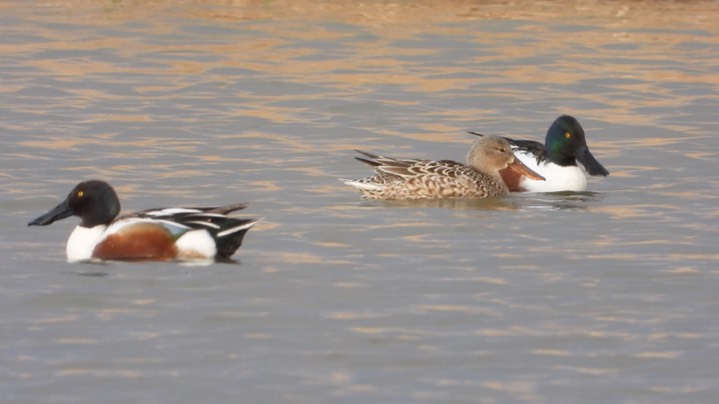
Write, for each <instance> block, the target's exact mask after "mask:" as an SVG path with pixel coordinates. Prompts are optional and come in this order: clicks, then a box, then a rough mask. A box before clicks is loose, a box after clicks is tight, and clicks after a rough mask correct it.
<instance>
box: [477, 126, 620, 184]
mask: <svg viewBox="0 0 719 404" xmlns="http://www.w3.org/2000/svg"><path fill="white" fill-rule="evenodd" d="M469 133H471V134H473V135H478V136H482V134H480V133H476V132H469ZM505 139H507V141H508V142H509V143H510V144H511V145H512V150H513V151H514V154H515V155H516V156H517V158H518V159H520V160H521V161H522V162H523V163H524V164H525V165H526V166H527V167H529V168H530V169H531V170H532V171H534V172H536V173H539V174H541V175H542V176H543V177H544V178H545V181H537V180H535V179H533V178H531V177H529V176H526V175H522V174H520V173H518V172H516V171H512V170H507V169H504V170H502V171H500V174H501V176H502V179H503V180H504V182H505V183H506V184H507V187H508V188H509V190H510V191H512V192H558V191H575V192H579V191H584V190H586V189H587V176H586V174H585V173H584V171H582V169H581V168H580V167H579V166H578V165H577V162H579V163H580V164H582V166H583V167H584V169H585V170H586V172H587V173H589V175H595V176H598V175H602V176H607V175H609V171H607V169H606V168H604V167H603V166H602V165H601V164H599V162H598V161H597V159H595V158H594V156H593V155H592V153H591V152H590V151H589V147H588V146H587V140H586V138H585V135H584V129H582V125H580V124H579V122H578V121H577V120H576V119H575V118H574V117H571V116H569V115H562V116H560V117H559V118H557V119H556V120H555V121H554V122H553V123H552V125H551V126H550V127H549V129H548V130H547V136H546V138H545V140H544V144H541V143H539V142H535V141H533V140H514V139H510V138H505Z"/></svg>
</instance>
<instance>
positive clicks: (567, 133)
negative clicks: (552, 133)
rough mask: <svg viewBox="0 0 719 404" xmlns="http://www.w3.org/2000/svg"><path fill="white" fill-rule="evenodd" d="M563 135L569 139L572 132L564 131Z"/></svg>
mask: <svg viewBox="0 0 719 404" xmlns="http://www.w3.org/2000/svg"><path fill="white" fill-rule="evenodd" d="M564 137H566V138H567V139H569V138H570V137H572V134H571V133H569V132H565V133H564Z"/></svg>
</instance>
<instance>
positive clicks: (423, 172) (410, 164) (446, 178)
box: [341, 136, 543, 199]
mask: <svg viewBox="0 0 719 404" xmlns="http://www.w3.org/2000/svg"><path fill="white" fill-rule="evenodd" d="M357 152H358V153H361V154H363V155H364V156H366V158H364V157H355V158H356V159H357V160H359V161H361V162H363V163H366V164H369V165H370V166H372V167H374V169H375V171H376V172H377V174H375V175H373V176H371V177H367V178H362V179H358V180H347V179H342V180H341V181H342V182H344V183H345V184H347V185H350V186H353V187H355V188H357V189H358V190H359V191H360V192H361V193H362V195H363V196H364V197H366V198H370V199H440V198H475V199H476V198H489V197H495V196H503V195H506V194H508V193H509V191H508V189H507V186H506V185H505V184H504V182H503V181H502V178H501V176H500V175H499V170H502V169H505V168H507V169H510V170H516V171H517V172H519V173H521V175H525V176H528V177H530V178H534V179H536V180H540V181H541V180H543V178H542V176H540V175H539V174H537V173H535V172H533V171H532V170H530V169H529V168H527V166H525V165H524V164H522V162H521V161H519V160H518V159H516V158H515V157H514V154H513V153H512V149H511V146H510V144H509V142H508V141H507V140H505V139H502V138H500V137H496V136H487V137H483V138H481V139H478V140H475V141H474V142H473V144H472V148H471V149H470V151H469V153H468V154H467V164H466V165H465V164H461V163H458V162H455V161H451V160H418V159H397V158H392V157H385V156H379V155H376V154H372V153H367V152H363V151H360V150H357Z"/></svg>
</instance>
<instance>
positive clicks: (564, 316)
mask: <svg viewBox="0 0 719 404" xmlns="http://www.w3.org/2000/svg"><path fill="white" fill-rule="evenodd" d="M427 3H428V2H427ZM427 3H426V2H419V3H416V2H402V1H400V2H398V3H391V2H364V3H359V4H354V3H351V2H340V3H332V2H304V1H302V2H294V1H278V2H275V1H271V2H252V1H247V2H241V1H237V2H233V1H224V2H220V1H217V2H210V1H178V2H169V1H154V2H125V1H104V2H103V1H79V0H77V1H75V0H70V1H67V0H66V1H62V2H60V1H38V2H25V1H0V27H2V28H0V32H1V35H0V122H1V123H0V125H2V130H1V131H0V142H1V143H2V151H0V153H1V154H2V161H3V170H2V173H1V174H0V178H1V180H0V191H1V192H0V195H1V198H0V237H1V238H0V240H2V245H1V246H0V249H1V251H2V253H3V254H4V257H5V259H4V260H3V261H2V263H1V264H0V268H1V271H0V296H2V298H1V299H2V300H1V303H0V312H1V313H2V315H1V316H0V397H1V398H2V401H3V402H18V403H19V402H53V403H77V402H103V403H115V402H116V403H127V402H145V403H151V402H152V403H156V402H182V403H196V402H238V401H241V402H347V401H349V402H383V403H384V402H440V401H442V402H521V401H528V402H566V403H576V402H682V403H685V402H707V403H709V402H714V401H715V400H716V397H717V396H718V395H719V383H717V380H719V365H718V364H717V360H716V358H717V357H719V315H718V314H717V313H719V310H718V309H719V299H718V298H717V289H718V288H717V286H719V269H718V268H719V252H718V250H717V247H716V244H717V238H718V236H719V231H718V230H717V225H718V224H719V220H718V218H719V208H718V206H719V205H718V204H717V201H718V200H719V195H718V193H717V185H718V182H719V181H718V180H717V178H716V175H715V173H716V170H717V163H718V162H719V157H718V155H717V153H718V152H719V138H718V137H717V134H716V131H717V127H719V117H718V116H719V115H718V114H717V111H719V67H718V66H719V36H718V35H719V25H717V24H716V21H719V4H717V2H702V1H696V2H673V1H668V2H661V3H660V2H651V1H646V2H645V1H617V2H606V3H605V2H595V1H582V2H563V1H557V2H538V3H534V2H527V3H523V2H502V1H496V2H478V3H475V2H466V1H448V2H442V4H441V5H429V4H427ZM564 113H567V114H571V115H574V116H576V117H577V118H578V119H579V120H580V122H582V124H583V126H584V129H585V131H586V132H587V137H588V141H589V146H590V148H591V149H592V151H593V153H594V155H595V156H596V157H597V158H598V160H599V161H600V162H601V163H602V164H603V165H604V166H605V167H607V168H608V169H609V170H610V171H611V175H610V176H609V177H607V178H606V179H592V181H591V182H590V192H586V193H580V194H537V195H512V196H510V197H507V198H503V199H499V200H491V201H478V202H471V201H448V202H425V203H387V202H371V201H364V200H362V199H360V197H359V194H358V193H356V192H355V191H353V190H352V189H349V188H348V187H345V186H343V185H342V184H341V183H340V182H339V181H337V177H359V176H364V175H366V174H367V173H368V172H369V171H368V169H367V167H366V166H364V165H362V164H360V163H358V162H356V161H354V160H353V156H354V152H353V149H356V148H360V149H363V150H369V151H375V152H382V153H386V154H388V155H396V156H405V157H427V158H450V159H462V158H463V156H464V155H465V153H466V151H467V149H468V147H469V144H470V142H471V140H472V139H471V136H468V135H465V131H467V130H477V131H480V132H483V133H488V134H495V135H507V136H515V137H519V138H529V139H536V140H541V139H542V138H543V136H544V133H545V131H546V128H547V127H548V126H549V124H550V123H551V122H552V120H553V119H554V118H555V117H556V116H558V115H560V114H564ZM89 178H102V179H105V180H107V181H109V182H111V183H112V184H113V185H114V186H115V188H116V189H117V190H118V192H119V194H120V198H121V200H122V202H123V209H124V210H125V211H128V212H129V211H132V210H139V209H144V208H150V207H158V206H172V205H200V204H216V203H233V202H240V201H246V202H249V203H250V206H249V208H248V209H247V210H246V211H244V212H242V213H243V215H244V216H249V217H264V218H265V219H264V221H263V222H262V223H261V224H260V225H258V226H257V227H256V228H255V229H253V230H251V231H250V233H249V234H248V235H247V237H246V239H245V245H244V246H243V247H242V249H241V250H240V251H239V253H238V254H237V255H236V256H235V258H237V262H235V263H234V264H216V265H212V266H209V267H188V266H183V265H178V264H173V263H108V264H104V265H76V264H69V263H66V262H65V252H64V244H65V242H66V240H67V237H68V235H69V233H70V231H71V229H72V228H73V227H74V226H75V224H76V223H75V222H76V220H75V219H74V218H73V219H67V220H65V221H62V222H59V223H56V224H54V225H52V226H49V227H46V228H35V227H33V228H27V227H26V224H27V222H28V221H29V220H30V219H32V218H34V217H36V216H37V215H38V214H40V213H43V212H44V211H46V210H47V209H48V208H50V207H52V206H54V205H55V204H56V203H57V202H58V201H59V200H60V199H62V198H63V197H64V196H65V195H66V194H67V192H69V190H70V189H71V188H72V186H74V185H75V184H76V183H77V182H79V181H80V180H82V179H89Z"/></svg>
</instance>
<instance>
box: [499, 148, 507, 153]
mask: <svg viewBox="0 0 719 404" xmlns="http://www.w3.org/2000/svg"><path fill="white" fill-rule="evenodd" d="M506 151H507V149H505V148H504V147H500V148H499V152H500V153H504V152H506Z"/></svg>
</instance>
